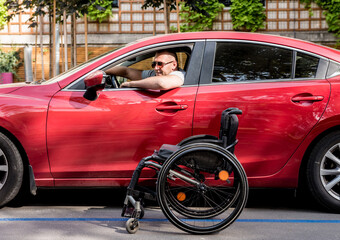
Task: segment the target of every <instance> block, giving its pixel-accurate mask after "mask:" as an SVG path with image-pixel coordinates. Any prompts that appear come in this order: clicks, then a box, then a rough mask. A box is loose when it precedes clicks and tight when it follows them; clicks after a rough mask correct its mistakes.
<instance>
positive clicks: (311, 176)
mask: <svg viewBox="0 0 340 240" xmlns="http://www.w3.org/2000/svg"><path fill="white" fill-rule="evenodd" d="M339 143H340V131H337V132H333V133H331V134H329V135H327V136H325V137H323V138H322V139H321V140H320V141H319V142H318V143H317V144H316V145H315V147H314V149H313V150H312V152H311V154H310V157H309V159H308V163H307V168H306V179H307V188H308V190H309V192H310V193H311V195H312V197H313V198H314V199H315V200H316V202H317V203H318V204H319V205H320V206H321V207H322V208H324V209H326V210H328V211H332V212H337V213H340V200H337V199H335V198H334V197H332V196H331V195H330V194H329V193H328V192H327V190H326V189H325V187H324V186H323V184H322V181H321V176H320V168H321V161H322V159H323V157H324V156H325V154H326V153H327V152H328V151H329V150H330V149H331V148H332V147H333V146H335V145H336V144H339Z"/></svg>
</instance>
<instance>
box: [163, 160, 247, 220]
mask: <svg viewBox="0 0 340 240" xmlns="http://www.w3.org/2000/svg"><path fill="white" fill-rule="evenodd" d="M229 157H230V156H229ZM232 157H233V156H232ZM232 159H233V160H232V161H237V159H235V158H234V157H233V158H232ZM240 191H241V186H240V184H238V185H237V189H236V193H235V195H234V197H233V199H231V200H230V199H226V201H225V202H224V204H223V205H219V206H218V209H210V210H205V211H197V212H194V211H193V210H191V209H190V210H189V209H187V208H186V207H185V206H183V205H182V204H180V203H178V200H177V199H175V198H174V197H173V196H166V197H167V200H168V201H169V203H170V205H171V206H172V207H173V208H174V209H175V210H176V211H177V212H180V213H181V214H182V215H183V216H185V217H187V218H192V219H207V218H213V217H215V216H217V215H219V214H221V213H222V212H224V211H225V210H226V209H228V208H229V207H230V206H232V205H233V204H234V203H235V201H236V200H237V199H238V197H239V195H240ZM228 200H230V201H228Z"/></svg>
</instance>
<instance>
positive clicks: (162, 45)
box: [62, 39, 205, 92]
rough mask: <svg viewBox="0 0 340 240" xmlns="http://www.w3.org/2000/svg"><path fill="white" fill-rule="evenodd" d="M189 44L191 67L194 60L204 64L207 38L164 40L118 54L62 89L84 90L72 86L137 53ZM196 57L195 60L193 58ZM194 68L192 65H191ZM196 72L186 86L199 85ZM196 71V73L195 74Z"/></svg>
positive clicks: (113, 89)
mask: <svg viewBox="0 0 340 240" xmlns="http://www.w3.org/2000/svg"><path fill="white" fill-rule="evenodd" d="M188 45H192V55H191V57H190V62H189V67H190V66H192V65H193V64H192V63H191V62H192V61H195V62H196V63H197V64H202V61H203V54H204V49H205V40H204V39H202V40H201V39H198V40H185V41H183V40H181V41H173V42H163V43H157V44H153V45H148V46H144V47H142V48H139V49H135V50H133V51H130V52H127V53H125V54H123V55H121V56H118V57H116V58H113V59H111V60H110V61H108V62H106V63H105V64H103V65H101V66H99V67H97V68H95V69H93V70H92V71H90V72H88V73H86V74H84V75H83V76H81V77H79V78H78V79H76V80H74V81H73V82H72V83H71V84H69V85H68V86H66V87H65V88H64V89H62V91H72V92H84V91H85V89H73V88H72V87H74V86H75V85H77V84H78V83H79V81H83V79H84V78H85V77H87V76H88V75H90V74H91V73H93V72H95V71H97V70H102V69H105V68H107V67H109V66H110V65H117V64H120V63H121V62H124V61H125V60H126V58H131V57H133V56H135V55H138V54H141V53H142V52H148V51H157V50H158V49H163V48H176V47H186V46H187V47H188ZM197 45H200V47H195V46H197ZM194 54H196V55H197V56H195V58H193V55H194ZM193 59H194V60H193ZM200 67H201V66H200ZM191 68H192V67H191ZM192 72H193V73H194V74H193V75H194V76H193V79H194V80H195V79H196V82H195V83H194V82H193V81H194V80H191V81H186V82H185V83H184V85H183V86H184V87H186V86H192V85H195V86H197V85H198V81H197V79H198V76H199V75H198V76H197V77H196V78H195V75H196V74H197V72H198V74H200V72H199V71H197V70H196V71H192ZM195 73H196V74H195ZM188 82H189V83H188ZM136 89H139V88H112V89H104V90H105V91H117V90H121V91H124V90H136Z"/></svg>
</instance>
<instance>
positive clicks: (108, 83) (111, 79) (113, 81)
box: [105, 75, 119, 88]
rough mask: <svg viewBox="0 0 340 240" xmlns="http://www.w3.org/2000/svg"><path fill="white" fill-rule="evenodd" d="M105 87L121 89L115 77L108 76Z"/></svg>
mask: <svg viewBox="0 0 340 240" xmlns="http://www.w3.org/2000/svg"><path fill="white" fill-rule="evenodd" d="M105 85H106V86H107V87H108V88H119V84H118V81H117V78H116V76H115V75H106V76H105Z"/></svg>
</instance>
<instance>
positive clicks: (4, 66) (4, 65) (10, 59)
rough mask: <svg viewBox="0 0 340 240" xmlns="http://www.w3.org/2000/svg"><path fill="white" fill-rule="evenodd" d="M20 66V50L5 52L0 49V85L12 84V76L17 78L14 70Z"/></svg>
mask: <svg viewBox="0 0 340 240" xmlns="http://www.w3.org/2000/svg"><path fill="white" fill-rule="evenodd" d="M21 65H22V61H21V59H20V50H15V49H12V50H11V51H9V52H5V51H3V50H2V49H0V84H2V83H12V82H13V75H14V76H15V77H17V78H18V75H17V73H16V70H17V69H18V68H19V67H20V66H21Z"/></svg>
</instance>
